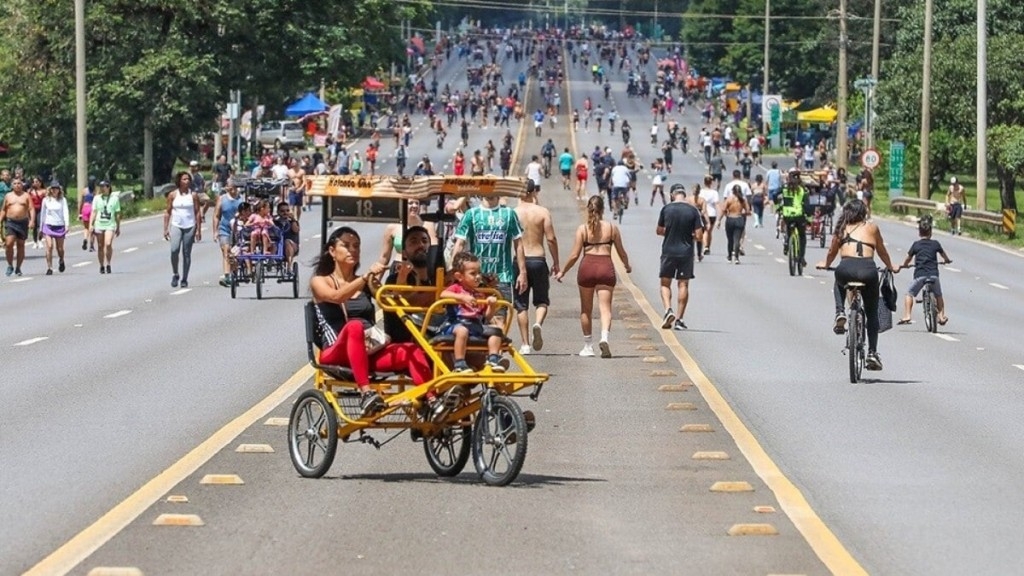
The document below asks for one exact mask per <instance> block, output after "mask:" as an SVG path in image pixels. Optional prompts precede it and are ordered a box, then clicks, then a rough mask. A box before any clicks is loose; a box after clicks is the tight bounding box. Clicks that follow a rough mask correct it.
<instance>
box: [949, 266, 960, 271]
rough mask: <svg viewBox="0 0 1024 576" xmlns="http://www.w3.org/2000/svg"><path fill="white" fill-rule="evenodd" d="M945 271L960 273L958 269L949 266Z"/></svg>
mask: <svg viewBox="0 0 1024 576" xmlns="http://www.w3.org/2000/svg"><path fill="white" fill-rule="evenodd" d="M946 270H949V271H950V272H961V270H960V269H959V268H953V267H951V266H946Z"/></svg>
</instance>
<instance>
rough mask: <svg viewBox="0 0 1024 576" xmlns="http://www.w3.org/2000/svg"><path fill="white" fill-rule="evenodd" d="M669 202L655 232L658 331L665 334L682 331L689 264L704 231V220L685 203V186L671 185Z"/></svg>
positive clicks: (691, 266)
mask: <svg viewBox="0 0 1024 576" xmlns="http://www.w3.org/2000/svg"><path fill="white" fill-rule="evenodd" d="M670 192H671V195H672V202H670V203H668V204H667V205H665V206H664V207H663V208H662V209H661V213H660V214H659V215H658V227H657V229H656V232H657V234H658V236H662V237H663V240H662V242H661V269H660V271H659V272H658V278H659V280H660V282H661V304H662V306H663V307H664V308H665V314H664V315H663V316H662V322H661V327H662V328H664V329H666V330H668V329H669V328H671V329H674V330H686V328H687V326H686V323H685V322H684V321H683V316H684V315H685V314H686V305H687V304H688V303H689V301H690V280H691V279H693V265H694V263H693V260H694V258H695V257H696V256H697V248H696V246H697V245H698V244H699V242H700V241H701V238H702V236H703V231H704V218H703V216H702V215H701V211H700V209H698V208H697V207H696V206H694V205H693V204H691V203H689V202H687V201H686V186H684V185H682V184H674V185H673V186H672V188H671V191H670ZM673 280H675V281H676V286H677V293H676V297H677V299H676V308H675V309H674V310H673V308H672V281H673Z"/></svg>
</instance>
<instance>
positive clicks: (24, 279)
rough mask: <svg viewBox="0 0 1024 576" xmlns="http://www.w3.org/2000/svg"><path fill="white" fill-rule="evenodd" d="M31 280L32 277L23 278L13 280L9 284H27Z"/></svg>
mask: <svg viewBox="0 0 1024 576" xmlns="http://www.w3.org/2000/svg"><path fill="white" fill-rule="evenodd" d="M32 278H33V276H25V277H24V278H15V279H14V280H11V284H17V283H18V282H28V281H29V280H31V279H32Z"/></svg>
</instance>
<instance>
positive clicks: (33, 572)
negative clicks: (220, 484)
mask: <svg viewBox="0 0 1024 576" xmlns="http://www.w3.org/2000/svg"><path fill="white" fill-rule="evenodd" d="M312 377H313V367H312V366H309V365H306V366H303V367H302V368H300V369H299V370H298V371H297V372H296V373H295V374H292V376H291V377H290V378H288V380H285V382H284V383H283V384H281V386H279V387H278V388H277V390H274V391H273V392H272V393H271V394H270V395H269V396H267V397H266V398H264V399H263V400H260V401H259V403H257V404H256V405H255V406H253V407H252V408H250V409H249V410H247V411H246V412H245V413H244V414H242V415H241V416H239V417H238V418H235V419H234V420H232V421H231V422H229V423H228V424H227V425H226V426H224V427H223V428H221V429H220V430H218V431H216V432H214V433H213V435H212V436H210V437H209V438H207V439H206V440H205V441H204V442H203V443H202V444H200V445H199V446H196V447H195V448H194V449H193V450H192V451H191V452H189V453H188V454H186V455H185V456H183V457H182V458H181V460H178V461H177V462H175V463H174V464H173V465H172V466H171V467H170V468H168V469H166V470H164V471H163V472H161V473H160V474H159V475H157V476H156V477H155V478H153V479H152V480H150V481H149V482H147V483H146V484H145V485H143V486H142V487H141V488H139V489H138V490H136V491H135V493H134V494H132V495H131V496H129V497H128V498H126V499H124V500H123V501H122V502H121V503H120V504H118V505H117V506H114V507H113V508H111V509H110V511H108V512H107V513H106V514H104V515H103V516H102V517H100V519H99V520H97V521H96V522H94V523H93V524H92V525H90V526H88V527H87V528H85V529H84V530H82V531H81V532H79V533H78V534H76V535H75V536H74V537H73V538H72V539H71V540H68V541H67V542H66V543H64V545H62V546H61V547H60V548H58V549H56V550H54V551H53V553H52V554H50V555H49V556H47V557H46V558H43V559H42V560H41V561H40V562H39V563H38V564H36V565H35V566H33V567H32V568H31V569H30V570H29V571H28V572H26V573H25V576H42V575H44V574H65V573H67V572H70V571H71V570H72V569H74V568H75V567H76V566H78V565H79V564H80V563H81V562H82V561H83V560H85V559H86V558H88V557H89V555H91V554H92V553H93V552H95V551H96V550H98V549H99V548H100V546H103V545H104V544H106V543H107V542H108V541H110V539H111V538H113V537H114V536H115V535H117V533H118V532H120V531H121V530H124V528H125V527H126V526H128V524H130V523H131V522H133V521H134V520H135V519H136V518H138V517H139V516H140V515H141V514H142V513H143V512H145V511H146V510H147V509H148V508H149V507H150V506H152V505H153V504H155V503H156V502H157V501H158V500H160V498H161V497H163V495H164V494H166V493H167V492H169V491H170V490H171V488H174V487H175V486H177V485H178V484H180V483H181V482H182V481H183V480H185V478H188V477H189V476H191V475H192V473H193V472H195V471H196V470H198V469H199V467H200V466H202V465H203V464H206V463H207V462H208V461H209V460H210V459H211V458H213V457H214V456H215V455H216V454H217V453H218V452H220V451H221V450H223V449H224V448H226V447H227V446H228V445H229V444H230V443H232V442H234V441H235V439H236V438H238V436H240V435H241V434H242V432H244V431H245V430H246V429H247V428H248V427H249V426H252V425H253V424H255V423H256V422H257V421H258V420H259V419H260V418H263V417H264V416H266V415H267V414H269V413H270V411H271V410H273V409H274V408H276V407H277V406H278V405H280V404H281V403H282V402H284V401H285V400H287V399H288V397H289V396H291V395H292V394H294V393H295V392H296V391H297V390H298V389H299V388H300V387H302V386H303V385H304V384H305V383H306V381H308V380H309V379H310V378H312Z"/></svg>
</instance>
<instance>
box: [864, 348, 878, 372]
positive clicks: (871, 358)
mask: <svg viewBox="0 0 1024 576" xmlns="http://www.w3.org/2000/svg"><path fill="white" fill-rule="evenodd" d="M864 367H865V368H867V369H868V370H881V369H882V359H881V358H880V357H879V356H878V352H868V357H867V358H866V359H865V360H864Z"/></svg>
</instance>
